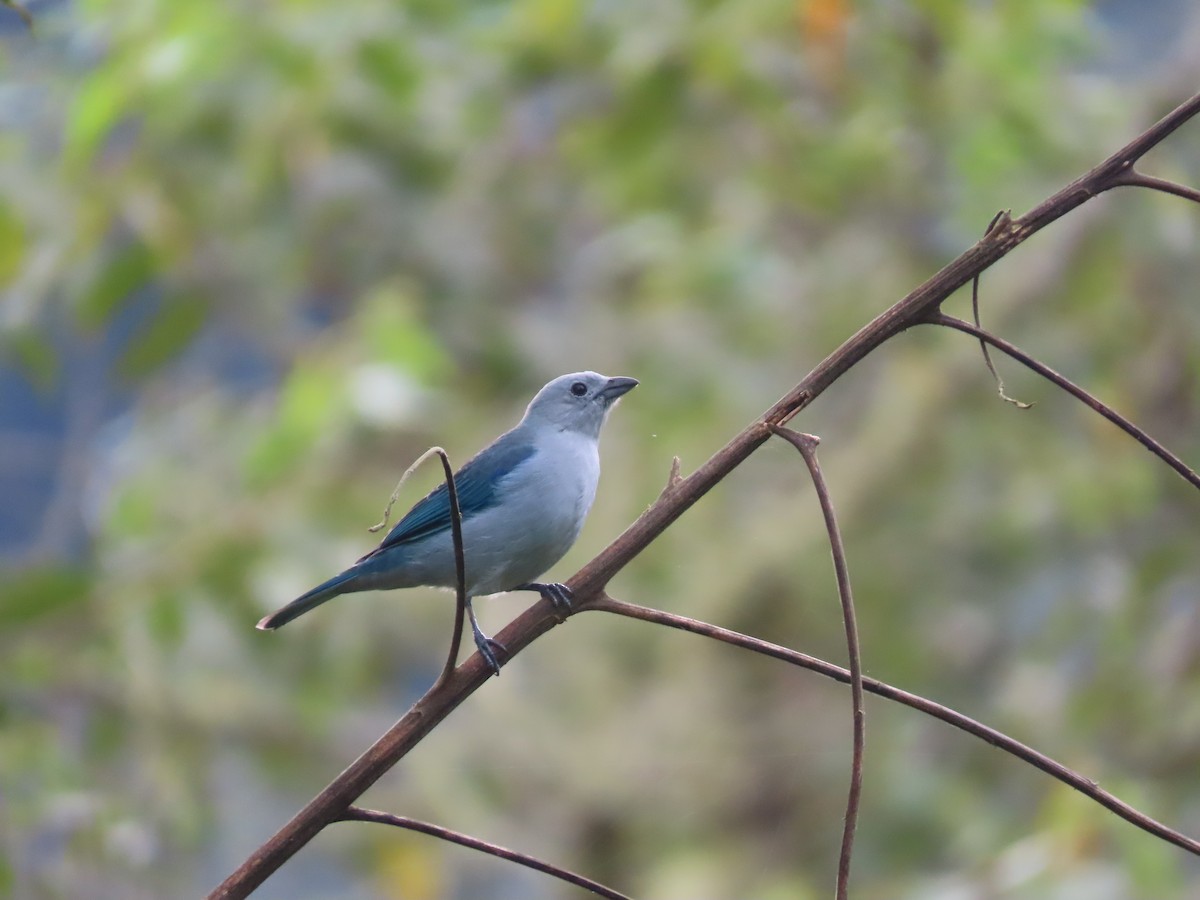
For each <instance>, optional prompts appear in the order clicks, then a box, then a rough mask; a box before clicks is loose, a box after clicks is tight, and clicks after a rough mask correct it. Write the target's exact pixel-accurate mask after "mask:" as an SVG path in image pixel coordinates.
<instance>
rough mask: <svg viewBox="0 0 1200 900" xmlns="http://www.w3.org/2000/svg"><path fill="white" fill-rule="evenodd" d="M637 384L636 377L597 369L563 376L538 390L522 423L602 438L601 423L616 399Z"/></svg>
mask: <svg viewBox="0 0 1200 900" xmlns="http://www.w3.org/2000/svg"><path fill="white" fill-rule="evenodd" d="M635 387H637V379H636V378H623V377H620V376H618V377H616V378H609V377H608V376H607V375H601V374H599V373H598V372H573V373H572V374H570V375H560V376H559V377H558V378H555V379H554V380H553V381H551V382H550V383H549V384H548V385H546V386H545V387H544V388H542V389H541V390H540V391H538V392H537V396H536V397H534V398H533V400H532V401H531V402H530V404H529V408H528V409H527V410H525V418H524V419H522V422H523V423H530V424H537V425H542V424H547V425H552V426H554V427H556V428H557V429H558V430H559V431H578V432H581V433H583V434H587V435H590V436H592V437H599V436H600V426H601V425H603V424H604V419H605V417H607V416H608V411H609V410H610V409H612V408H613V406H614V404H616V402H617V398H619V397H621V396H622V395H624V394H626V393H628V392H629V391H631V390H633V389H634V388H635Z"/></svg>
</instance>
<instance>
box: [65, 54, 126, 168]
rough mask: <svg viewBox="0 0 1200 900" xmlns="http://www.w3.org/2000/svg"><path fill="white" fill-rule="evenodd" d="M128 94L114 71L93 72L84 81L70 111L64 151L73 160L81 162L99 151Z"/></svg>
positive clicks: (76, 162)
mask: <svg viewBox="0 0 1200 900" xmlns="http://www.w3.org/2000/svg"><path fill="white" fill-rule="evenodd" d="M124 94H125V91H124V90H123V89H122V88H121V87H120V83H119V82H118V81H117V79H116V77H115V76H114V75H113V74H111V73H107V74H102V73H93V74H92V75H91V76H90V77H89V78H87V79H86V80H85V81H84V82H83V84H82V85H81V86H80V88H79V91H78V93H76V94H75V99H74V101H73V102H72V103H71V109H70V112H69V113H68V115H67V128H66V140H65V143H64V155H65V156H66V159H67V161H68V162H69V163H71V164H73V165H80V164H83V163H86V162H89V161H90V160H91V158H92V157H93V156H94V155H95V153H96V148H97V147H98V146H99V144H100V142H101V140H103V139H104V137H105V136H106V135H107V134H108V133H109V131H111V130H112V127H113V126H114V125H115V124H116V122H117V119H118V118H119V116H120V114H121V109H122V106H123V105H124V103H125V101H126V97H125V96H124Z"/></svg>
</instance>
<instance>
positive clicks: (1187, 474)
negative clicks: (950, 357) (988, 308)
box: [928, 312, 1200, 488]
mask: <svg viewBox="0 0 1200 900" xmlns="http://www.w3.org/2000/svg"><path fill="white" fill-rule="evenodd" d="M928 322H929V324H931V325H942V326H945V327H946V328H954V329H957V330H958V331H962V332H964V333H966V334H969V335H973V336H974V337H976V338H978V339H979V340H981V341H987V342H988V343H989V344H991V345H992V346H993V347H995V348H996V349H997V350H999V351H1000V352H1002V353H1005V354H1007V355H1008V356H1011V357H1012V358H1013V359H1015V360H1016V361H1017V362H1019V363H1021V364H1022V365H1024V366H1025V367H1027V368H1029V369H1032V370H1033V371H1034V372H1037V373H1038V374H1039V375H1041V376H1042V377H1043V378H1045V379H1046V380H1048V381H1050V382H1052V383H1054V384H1056V385H1057V386H1058V387H1060V388H1062V389H1063V390H1064V391H1066V392H1067V393H1068V394H1070V395H1071V396H1072V397H1075V398H1076V399H1078V400H1081V401H1082V402H1083V403H1084V404H1086V405H1087V406H1088V407H1089V408H1091V409H1093V410H1095V411H1096V412H1098V413H1100V415H1102V416H1104V418H1106V419H1108V421H1110V422H1112V423H1113V424H1114V425H1116V426H1117V427H1118V428H1120V429H1121V430H1122V431H1124V432H1125V433H1126V434H1127V435H1129V436H1130V437H1132V438H1133V439H1134V440H1135V441H1137V442H1138V443H1139V444H1141V445H1142V446H1143V447H1145V448H1146V449H1147V450H1149V451H1150V452H1151V453H1153V454H1154V455H1155V456H1157V457H1158V458H1159V459H1161V460H1162V461H1163V462H1165V463H1166V464H1167V465H1168V466H1170V467H1171V468H1172V469H1174V470H1175V471H1176V472H1178V473H1179V475H1180V477H1181V478H1183V480H1184V481H1186V482H1187V483H1188V484H1190V485H1191V486H1192V487H1194V488H1200V475H1197V474H1196V473H1195V472H1194V471H1193V470H1192V469H1191V468H1190V467H1189V466H1188V465H1187V463H1185V462H1184V461H1183V460H1181V459H1180V458H1179V457H1178V456H1176V455H1175V454H1174V453H1172V452H1171V451H1170V450H1168V449H1167V448H1166V447H1164V446H1163V445H1162V444H1160V443H1159V442H1158V441H1156V440H1155V439H1154V438H1152V437H1150V435H1149V434H1147V433H1146V432H1145V431H1143V430H1142V429H1141V428H1139V427H1138V426H1137V425H1134V424H1133V423H1132V422H1131V421H1129V420H1128V419H1127V418H1125V417H1124V416H1123V415H1121V414H1120V413H1119V412H1117V411H1116V410H1114V409H1113V408H1112V407H1110V406H1108V405H1107V404H1106V403H1102V402H1101V401H1100V400H1097V399H1096V398H1095V397H1093V396H1092V395H1091V394H1089V393H1088V392H1087V391H1085V390H1084V389H1083V388H1081V387H1080V386H1079V385H1077V384H1075V382H1073V381H1071V379H1069V378H1067V377H1066V376H1065V375H1062V374H1060V373H1058V372H1056V371H1054V370H1053V369H1051V368H1050V367H1049V366H1047V365H1044V364H1043V363H1040V362H1038V361H1037V360H1036V359H1034V358H1033V357H1032V356H1030V355H1029V354H1028V353H1026V352H1025V351H1024V350H1022V349H1021V348H1019V347H1017V346H1016V345H1015V344H1010V343H1009V342H1008V341H1006V340H1004V339H1003V338H999V337H996V335H994V334H992V333H991V332H990V331H985V330H984V329H982V328H976V327H975V326H974V325H972V324H971V323H970V322H964V321H963V320H962V319H957V318H955V317H954V316H948V315H946V314H945V313H943V312H938V313H936V314H934V315H932V316H930V317H929V319H928Z"/></svg>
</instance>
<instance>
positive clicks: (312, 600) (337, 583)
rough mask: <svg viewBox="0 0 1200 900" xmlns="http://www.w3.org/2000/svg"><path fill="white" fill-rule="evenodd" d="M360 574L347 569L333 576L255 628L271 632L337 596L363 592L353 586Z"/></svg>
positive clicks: (263, 620) (267, 617) (266, 618)
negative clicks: (358, 591)
mask: <svg viewBox="0 0 1200 900" xmlns="http://www.w3.org/2000/svg"><path fill="white" fill-rule="evenodd" d="M360 574H362V573H361V572H359V571H356V570H355V569H347V570H346V571H345V572H342V573H341V574H340V575H334V576H333V577H332V578H330V579H329V580H328V581H324V582H322V583H321V584H318V585H317V586H316V587H315V588H313V589H312V590H311V591H309V592H308V593H305V594H301V595H300V596H299V597H297V598H296V599H295V600H293V601H292V602H291V603H289V604H288V605H287V606H285V607H283V608H282V609H277V610H276V611H275V612H273V613H271V614H270V615H269V616H265V617H264V618H263V619H262V620H261V621H260V622H259V623H258V625H256V626H255V627H256V628H258V630H259V631H271V630H272V629H275V628H279V627H280V626H283V625H286V624H287V623H288V622H290V621H292V619H295V618H296V617H297V616H302V615H304V614H305V613H306V612H308V611H309V610H310V609H315V608H316V607H318V606H320V605H321V604H322V603H324V602H325V601H326V600H332V599H333V598H334V597H336V596H338V595H339V594H348V593H350V592H352V591H356V590H363V588H361V587H356V586H355V584H354V582H355V579H357V578H358V576H359V575H360Z"/></svg>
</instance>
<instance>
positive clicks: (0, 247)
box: [0, 203, 25, 287]
mask: <svg viewBox="0 0 1200 900" xmlns="http://www.w3.org/2000/svg"><path fill="white" fill-rule="evenodd" d="M24 258H25V223H24V222H23V221H21V218H20V217H19V216H18V215H17V213H16V211H15V210H14V209H13V208H12V207H11V206H9V205H8V204H6V203H0V287H3V286H4V285H6V284H8V283H9V282H10V281H12V279H13V278H15V277H16V275H17V273H18V272H20V271H21V260H22V259H24Z"/></svg>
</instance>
